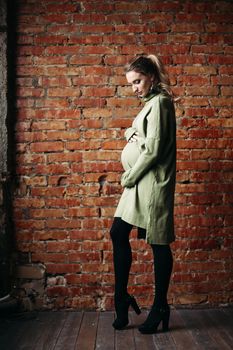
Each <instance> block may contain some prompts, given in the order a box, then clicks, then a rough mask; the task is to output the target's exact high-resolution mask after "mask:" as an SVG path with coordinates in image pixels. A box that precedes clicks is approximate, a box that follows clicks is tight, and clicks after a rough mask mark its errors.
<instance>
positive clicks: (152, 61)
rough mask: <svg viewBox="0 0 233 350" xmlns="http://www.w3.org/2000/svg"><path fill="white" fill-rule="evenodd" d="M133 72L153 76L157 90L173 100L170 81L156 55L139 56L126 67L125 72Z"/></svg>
mask: <svg viewBox="0 0 233 350" xmlns="http://www.w3.org/2000/svg"><path fill="white" fill-rule="evenodd" d="M130 71H135V72H138V73H142V74H144V75H154V76H155V78H156V80H157V82H156V86H154V88H155V87H157V88H159V90H160V91H161V92H162V93H164V94H165V95H168V96H169V97H171V98H172V99H173V97H174V94H173V92H172V90H171V87H170V80H169V77H168V74H167V72H166V70H165V67H164V65H163V63H162V62H161V60H160V59H159V58H158V56H156V55H148V56H139V57H136V58H135V59H134V60H133V61H132V62H130V63H129V64H128V65H127V66H126V72H130Z"/></svg>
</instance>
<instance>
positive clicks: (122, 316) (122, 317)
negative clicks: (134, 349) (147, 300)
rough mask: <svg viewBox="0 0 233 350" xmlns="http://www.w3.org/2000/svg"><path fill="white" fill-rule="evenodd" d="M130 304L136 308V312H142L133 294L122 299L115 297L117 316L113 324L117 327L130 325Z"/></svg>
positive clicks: (119, 328)
mask: <svg viewBox="0 0 233 350" xmlns="http://www.w3.org/2000/svg"><path fill="white" fill-rule="evenodd" d="M130 306H131V307H132V308H133V309H134V311H135V312H136V314H138V315H139V314H140V313H141V310H140V309H139V306H138V304H137V302H136V300H135V298H134V297H133V296H131V295H127V296H126V297H125V298H122V299H120V300H117V299H115V309H116V314H117V318H116V319H115V321H114V322H113V324H112V326H113V327H114V328H115V329H118V330H121V329H124V328H125V327H126V326H127V325H128V323H129V317H128V311H129V307H130Z"/></svg>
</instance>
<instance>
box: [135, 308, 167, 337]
mask: <svg viewBox="0 0 233 350" xmlns="http://www.w3.org/2000/svg"><path fill="white" fill-rule="evenodd" d="M169 318H170V308H169V306H166V307H163V308H162V307H161V308H158V307H155V306H153V307H152V309H151V311H150V312H149V315H148V317H147V319H146V321H145V322H144V323H143V324H142V325H141V326H139V327H138V330H139V331H140V332H141V333H142V334H153V333H156V331H157V328H158V326H159V324H160V323H161V322H162V330H163V332H166V331H168V329H169Z"/></svg>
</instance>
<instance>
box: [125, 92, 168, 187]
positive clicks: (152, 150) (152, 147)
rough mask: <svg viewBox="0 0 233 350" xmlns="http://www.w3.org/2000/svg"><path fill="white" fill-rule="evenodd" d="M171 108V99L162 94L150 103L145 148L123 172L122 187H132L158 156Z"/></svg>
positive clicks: (165, 134) (161, 148)
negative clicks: (132, 164) (130, 166)
mask: <svg viewBox="0 0 233 350" xmlns="http://www.w3.org/2000/svg"><path fill="white" fill-rule="evenodd" d="M173 110H174V107H173V103H172V102H171V100H170V99H169V98H168V97H166V96H162V95H161V96H159V99H158V100H156V101H155V103H154V104H153V105H152V108H151V111H150V113H149V114H148V116H147V128H146V139H145V144H144V147H145V149H144V150H143V151H142V153H141V154H140V156H139V158H138V160H137V162H136V163H135V164H134V166H133V167H132V168H131V169H129V170H127V171H125V172H124V173H123V175H122V178H121V184H122V186H123V187H133V186H134V185H135V184H136V183H137V182H138V181H139V180H140V179H141V178H142V177H143V175H144V174H145V173H146V172H147V171H148V170H150V168H151V167H152V166H154V165H155V164H156V162H157V161H158V159H159V158H160V156H161V153H162V150H163V147H164V143H165V142H166V137H167V133H168V130H167V129H168V127H170V123H169V118H170V113H173Z"/></svg>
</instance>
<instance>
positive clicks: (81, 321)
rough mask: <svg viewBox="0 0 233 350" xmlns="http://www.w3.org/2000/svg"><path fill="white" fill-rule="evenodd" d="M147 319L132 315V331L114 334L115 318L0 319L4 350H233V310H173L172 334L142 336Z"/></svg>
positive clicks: (43, 315)
mask: <svg viewBox="0 0 233 350" xmlns="http://www.w3.org/2000/svg"><path fill="white" fill-rule="evenodd" d="M146 315H147V312H146V311H144V312H143V313H142V314H141V315H140V316H137V315H135V314H134V313H133V312H131V311H130V325H129V326H128V328H127V329H125V330H123V331H114V330H113V328H112V325H111V324H112V321H113V319H114V313H113V312H70V311H58V312H52V311H50V312H39V313H26V314H18V315H13V316H11V317H5V318H1V319H0V322H1V324H0V349H1V350H11V349H12V350H29V349H33V350H37V349H43V350H49V349H56V350H72V349H78V350H97V349H98V350H113V349H114V350H125V349H127V350H135V349H137V350H138V349H139V350H153V349H164V350H171V349H180V350H181V349H185V350H193V349H198V350H200V349H203V350H208V349H209V350H215V349H219V350H224V349H233V308H221V309H201V310H196V309H194V310H190V309H189V310H188V309H185V310H184V309H178V310H175V309H172V311H171V320H170V332H167V333H162V332H159V331H158V332H157V333H156V334H154V335H142V334H140V333H139V332H138V330H137V326H138V325H139V324H140V323H142V322H143V320H144V319H145V317H146Z"/></svg>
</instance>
